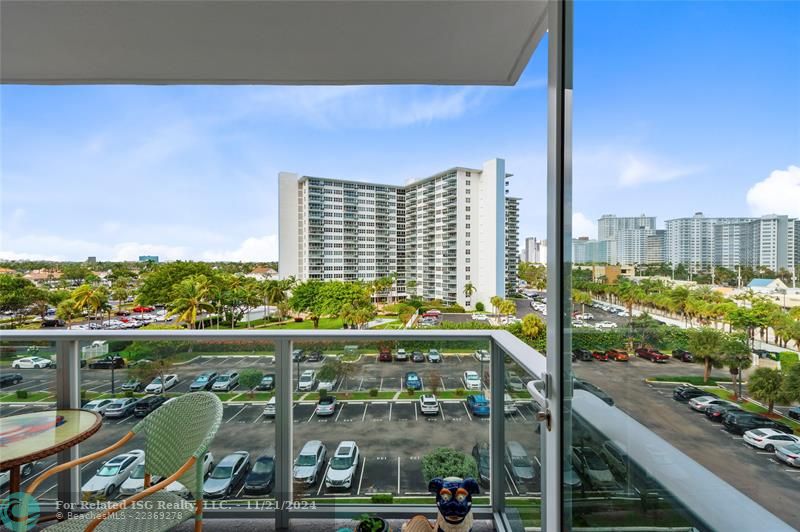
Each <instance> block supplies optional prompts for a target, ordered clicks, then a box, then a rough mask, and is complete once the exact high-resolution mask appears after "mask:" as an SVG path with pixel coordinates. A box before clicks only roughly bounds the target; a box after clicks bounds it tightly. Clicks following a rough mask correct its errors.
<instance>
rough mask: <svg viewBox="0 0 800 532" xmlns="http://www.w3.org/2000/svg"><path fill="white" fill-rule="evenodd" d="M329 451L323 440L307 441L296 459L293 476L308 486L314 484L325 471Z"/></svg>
mask: <svg viewBox="0 0 800 532" xmlns="http://www.w3.org/2000/svg"><path fill="white" fill-rule="evenodd" d="M327 453H328V449H327V448H326V447H325V444H323V443H322V442H321V441H319V440H311V441H309V442H306V443H305V445H303V448H302V449H301V450H300V453H299V454H298V455H297V458H295V460H294V468H293V470H292V476H293V478H294V479H295V480H296V481H297V482H302V483H303V484H305V485H307V486H312V485H314V484H315V483H316V482H317V477H319V476H320V475H322V474H324V472H325V455H326V454H327Z"/></svg>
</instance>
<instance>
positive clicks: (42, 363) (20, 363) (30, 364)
mask: <svg viewBox="0 0 800 532" xmlns="http://www.w3.org/2000/svg"><path fill="white" fill-rule="evenodd" d="M52 365H53V362H52V361H51V360H48V359H46V358H42V357H25V358H18V359H16V360H15V361H13V362H12V363H11V367H12V368H14V369H41V368H49V367H50V366H52Z"/></svg>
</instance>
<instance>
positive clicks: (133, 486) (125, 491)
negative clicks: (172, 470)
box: [119, 462, 163, 497]
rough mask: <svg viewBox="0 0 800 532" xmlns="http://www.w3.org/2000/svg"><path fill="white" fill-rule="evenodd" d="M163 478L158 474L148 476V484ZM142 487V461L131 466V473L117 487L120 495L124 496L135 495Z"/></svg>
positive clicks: (155, 482)
mask: <svg viewBox="0 0 800 532" xmlns="http://www.w3.org/2000/svg"><path fill="white" fill-rule="evenodd" d="M162 480H163V479H162V478H161V477H160V476H158V475H152V476H151V477H150V485H151V486H152V485H153V484H157V483H159V482H161V481H162ZM143 489H144V462H141V463H139V464H136V467H134V468H133V471H131V474H130V475H129V476H128V478H127V479H126V480H125V482H123V483H122V485H121V486H120V487H119V493H120V495H123V496H125V497H129V496H131V495H136V494H137V493H139V492H140V491H142V490H143Z"/></svg>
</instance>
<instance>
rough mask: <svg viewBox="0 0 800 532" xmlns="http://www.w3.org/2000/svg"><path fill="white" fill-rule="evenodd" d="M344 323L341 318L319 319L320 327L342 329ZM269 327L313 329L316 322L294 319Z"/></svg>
mask: <svg viewBox="0 0 800 532" xmlns="http://www.w3.org/2000/svg"><path fill="white" fill-rule="evenodd" d="M342 325H343V324H342V320H341V318H322V319H321V320H319V328H320V329H341V328H342ZM269 328H270V329H313V328H314V322H313V321H311V320H303V321H292V322H289V323H283V324H280V325H271V326H269Z"/></svg>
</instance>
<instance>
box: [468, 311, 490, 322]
mask: <svg viewBox="0 0 800 532" xmlns="http://www.w3.org/2000/svg"><path fill="white" fill-rule="evenodd" d="M472 319H473V320H478V321H486V320H488V319H489V317H488V316H487V315H486V314H484V313H483V312H473V313H472Z"/></svg>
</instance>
